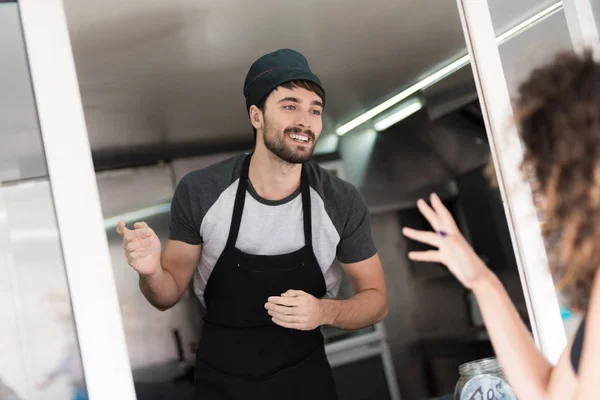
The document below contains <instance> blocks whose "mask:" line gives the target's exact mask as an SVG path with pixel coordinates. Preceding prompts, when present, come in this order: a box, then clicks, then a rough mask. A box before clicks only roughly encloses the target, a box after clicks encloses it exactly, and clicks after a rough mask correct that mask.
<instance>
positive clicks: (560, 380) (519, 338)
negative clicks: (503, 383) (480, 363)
mask: <svg viewBox="0 0 600 400" xmlns="http://www.w3.org/2000/svg"><path fill="white" fill-rule="evenodd" d="M472 290H473V293H474V294H475V298H476V299H477V303H478V304H479V308H480V310H481V313H482V316H483V320H484V322H485V326H486V328H487V332H488V335H489V337H490V340H491V341H492V345H493V347H494V351H495V353H496V355H497V357H498V361H499V362H500V365H501V366H502V370H503V371H504V374H505V375H506V378H507V379H508V381H509V383H510V385H511V387H512V388H513V389H514V391H515V394H516V395H517V396H518V397H519V398H520V399H532V400H536V399H544V400H545V399H548V400H550V399H557V400H558V399H560V400H563V399H565V400H566V399H572V398H573V397H574V394H575V391H576V387H577V380H576V377H575V373H574V372H573V367H572V366H571V359H570V354H569V353H570V348H571V346H572V341H571V342H570V343H569V346H568V347H567V349H568V350H567V351H564V352H563V354H562V356H561V358H560V360H559V362H558V364H557V365H556V367H553V366H552V365H551V364H550V363H549V362H548V361H547V360H546V358H544V356H543V355H542V353H540V351H539V350H538V348H537V347H536V345H535V342H534V341H533V338H532V337H531V334H530V333H529V331H528V330H527V328H526V326H525V324H524V323H523V321H522V320H521V317H520V316H519V314H518V312H517V309H516V308H515V306H514V305H513V304H512V302H511V300H510V298H509V296H508V294H507V293H506V291H505V290H504V287H503V286H502V284H501V283H500V281H499V280H498V278H497V277H496V276H495V275H494V274H493V273H492V272H491V271H490V270H489V269H487V268H486V269H485V272H484V273H483V275H482V277H481V278H479V279H478V280H477V283H476V284H475V285H474V286H473V287H472Z"/></svg>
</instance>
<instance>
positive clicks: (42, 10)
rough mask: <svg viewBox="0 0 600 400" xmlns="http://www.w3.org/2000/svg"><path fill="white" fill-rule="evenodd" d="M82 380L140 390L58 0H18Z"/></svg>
mask: <svg viewBox="0 0 600 400" xmlns="http://www.w3.org/2000/svg"><path fill="white" fill-rule="evenodd" d="M18 5H19V13H20V16H21V23H22V28H23V34H24V39H25V46H26V51H27V56H28V60H29V69H30V74H31V79H32V84H33V88H34V95H35V101H36V106H37V111H38V118H39V123H40V129H41V132H42V140H43V143H44V152H45V156H46V163H47V166H48V172H49V178H50V183H51V188H52V195H53V201H54V207H55V212H56V218H57V222H58V227H59V231H60V240H61V246H62V252H63V257H64V261H65V269H66V274H67V278H68V283H69V292H70V296H71V302H72V306H73V314H74V318H75V326H76V330H77V337H78V341H79V349H80V352H81V358H82V362H83V368H84V374H85V383H86V386H87V390H88V395H89V398H90V399H91V400H106V399H119V400H134V399H135V398H136V395H135V389H134V384H133V379H132V372H131V366H130V363H129V358H128V354H127V346H126V343H125V335H124V332H123V326H122V320H121V313H120V309H119V302H118V298H117V291H116V286H115V281H114V276H113V270H112V266H111V261H110V256H109V249H108V242H107V238H106V233H105V230H104V224H103V217H102V211H101V208H100V200H99V196H98V187H97V185H96V179H95V174H94V166H93V163H92V157H91V151H90V145H89V141H88V134H87V129H86V124H85V119H84V113H83V106H82V103H81V98H80V92H79V85H78V81H77V74H76V71H75V65H74V60H73V54H72V49H71V43H70V39H69V32H68V27H67V21H66V18H65V13H64V8H63V4H62V1H61V0H19V1H18Z"/></svg>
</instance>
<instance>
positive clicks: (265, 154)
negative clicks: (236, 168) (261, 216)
mask: <svg viewBox="0 0 600 400" xmlns="http://www.w3.org/2000/svg"><path fill="white" fill-rule="evenodd" d="M301 172H302V164H290V163H288V162H285V161H283V160H282V159H280V158H279V157H277V156H276V155H275V154H273V153H271V152H270V151H269V150H268V149H266V148H264V147H261V146H257V148H256V149H255V151H254V154H253V155H252V159H251V160H250V171H249V172H248V177H249V179H250V182H252V186H253V187H254V190H255V191H256V193H258V195H259V196H260V197H262V198H263V199H265V200H281V199H284V198H286V197H288V196H289V195H291V194H292V193H294V192H295V191H296V189H298V186H299V185H300V174H301Z"/></svg>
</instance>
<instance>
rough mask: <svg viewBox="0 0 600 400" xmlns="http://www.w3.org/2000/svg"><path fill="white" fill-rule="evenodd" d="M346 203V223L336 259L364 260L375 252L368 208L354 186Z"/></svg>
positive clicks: (341, 260) (347, 260) (346, 262)
mask: <svg viewBox="0 0 600 400" xmlns="http://www.w3.org/2000/svg"><path fill="white" fill-rule="evenodd" d="M348 204H349V206H348V214H347V218H346V223H345V225H344V228H343V231H342V234H341V237H340V243H339V244H338V248H337V259H338V261H340V262H342V263H344V264H351V263H356V262H359V261H364V260H366V259H368V258H371V257H372V256H374V255H375V254H376V253H377V249H376V247H375V244H374V243H373V238H372V236H371V220H370V217H369V209H368V207H367V204H366V202H365V200H364V198H363V197H362V195H361V194H360V192H359V191H358V190H357V189H356V188H352V190H351V191H350V193H349V197H348Z"/></svg>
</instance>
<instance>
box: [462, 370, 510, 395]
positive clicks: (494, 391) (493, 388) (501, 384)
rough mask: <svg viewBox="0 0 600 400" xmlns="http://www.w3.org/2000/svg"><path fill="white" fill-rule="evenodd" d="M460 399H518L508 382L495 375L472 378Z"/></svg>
mask: <svg viewBox="0 0 600 400" xmlns="http://www.w3.org/2000/svg"><path fill="white" fill-rule="evenodd" d="M460 400H517V396H515V394H514V392H513V391H512V388H511V387H510V386H509V385H508V383H507V382H506V381H505V380H504V379H502V378H500V377H498V376H494V375H489V374H483V375H478V376H476V377H474V378H471V379H470V380H469V381H468V382H467V383H466V384H465V386H464V387H463V389H462V391H461V393H460Z"/></svg>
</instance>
